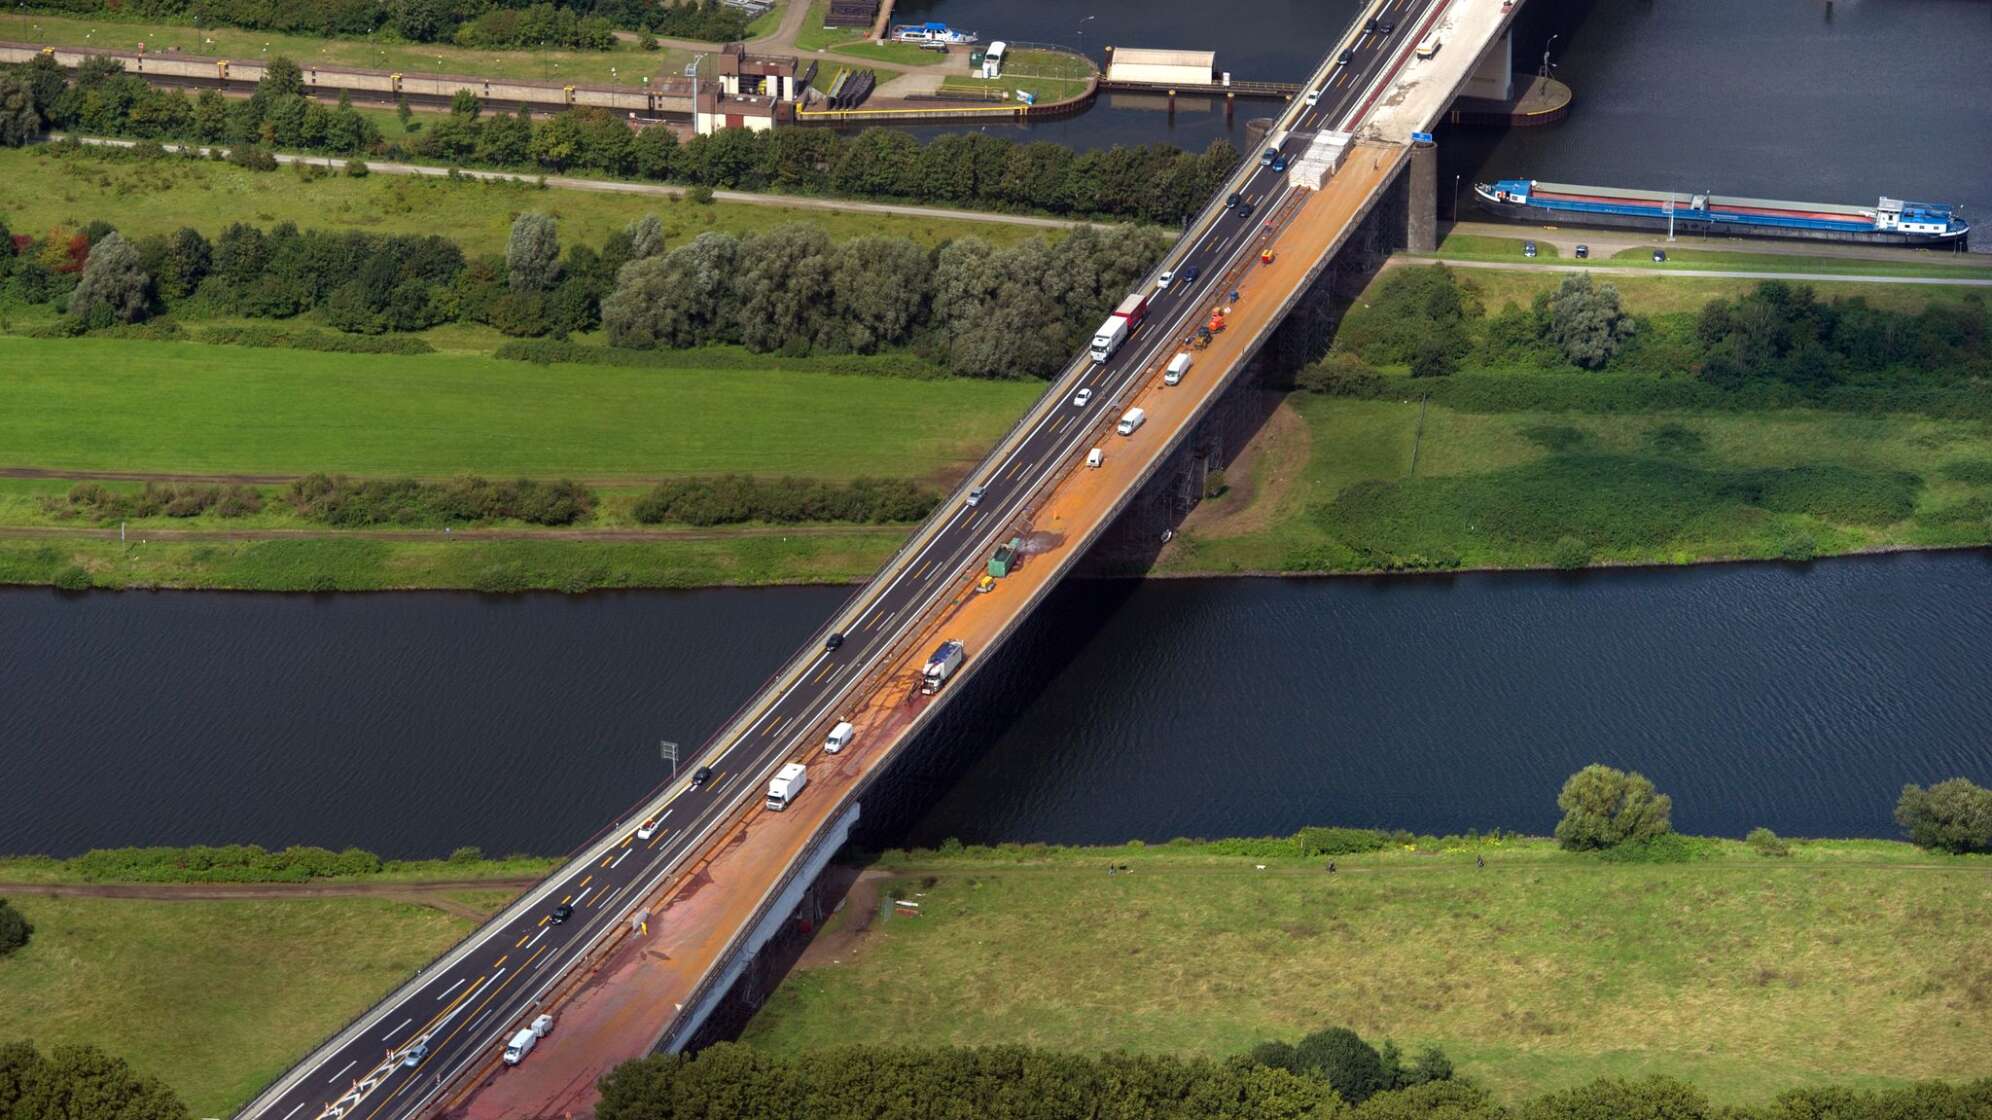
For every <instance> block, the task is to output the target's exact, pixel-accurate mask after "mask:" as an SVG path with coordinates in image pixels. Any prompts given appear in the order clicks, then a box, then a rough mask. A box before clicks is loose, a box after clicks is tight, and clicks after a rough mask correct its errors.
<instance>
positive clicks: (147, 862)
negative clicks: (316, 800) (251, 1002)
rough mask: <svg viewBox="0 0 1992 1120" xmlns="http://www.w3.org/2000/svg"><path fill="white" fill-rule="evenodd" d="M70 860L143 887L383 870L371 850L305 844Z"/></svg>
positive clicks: (130, 852)
mask: <svg viewBox="0 0 1992 1120" xmlns="http://www.w3.org/2000/svg"><path fill="white" fill-rule="evenodd" d="M67 862H68V866H69V869H70V870H71V871H73V872H75V873H76V874H78V875H80V876H82V877H83V878H85V879H92V880H117V881H123V882H141V883H300V882H304V881H305V880H307V879H323V878H330V877H333V876H340V875H376V874H379V872H380V870H381V861H380V857H379V856H376V855H374V854H373V853H372V852H367V851H362V850H360V849H359V848H347V849H346V850H345V851H343V852H334V851H330V850H328V849H326V848H316V847H309V846H305V845H292V846H291V847H288V848H283V849H281V850H278V851H274V852H273V851H270V850H269V849H267V848H265V847H263V846H262V845H260V844H224V845H220V846H217V847H210V846H208V845H206V844H197V845H194V846H193V847H188V848H166V847H157V848H97V849H93V850H91V851H88V852H85V853H83V854H82V855H80V856H77V857H75V858H74V859H71V860H69V861H67Z"/></svg>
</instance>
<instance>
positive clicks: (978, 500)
mask: <svg viewBox="0 0 1992 1120" xmlns="http://www.w3.org/2000/svg"><path fill="white" fill-rule="evenodd" d="M988 489H989V487H987V486H978V487H976V488H975V489H973V490H970V491H969V492H968V504H969V505H972V506H975V505H981V504H982V494H983V492H984V491H986V490H988Z"/></svg>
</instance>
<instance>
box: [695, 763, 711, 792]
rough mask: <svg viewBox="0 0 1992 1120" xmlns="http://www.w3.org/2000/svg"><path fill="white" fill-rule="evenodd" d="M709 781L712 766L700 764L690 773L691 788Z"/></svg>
mask: <svg viewBox="0 0 1992 1120" xmlns="http://www.w3.org/2000/svg"><path fill="white" fill-rule="evenodd" d="M710 781H712V767H710V766H701V767H699V768H698V769H697V770H696V771H694V772H693V774H692V788H693V789H701V788H703V787H704V786H705V784H706V783H707V782H710Z"/></svg>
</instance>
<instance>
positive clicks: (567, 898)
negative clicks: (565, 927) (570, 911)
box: [560, 894, 574, 906]
mask: <svg viewBox="0 0 1992 1120" xmlns="http://www.w3.org/2000/svg"><path fill="white" fill-rule="evenodd" d="M572 901H574V896H573V895H571V894H570V895H568V896H567V897H566V898H563V899H561V900H560V904H561V905H562V906H565V905H567V904H568V903H570V902H572Z"/></svg>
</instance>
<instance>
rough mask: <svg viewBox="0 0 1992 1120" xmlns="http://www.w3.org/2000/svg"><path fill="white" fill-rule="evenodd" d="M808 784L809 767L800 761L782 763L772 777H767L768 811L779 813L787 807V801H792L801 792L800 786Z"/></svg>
mask: <svg viewBox="0 0 1992 1120" xmlns="http://www.w3.org/2000/svg"><path fill="white" fill-rule="evenodd" d="M808 784H809V767H807V766H804V765H803V764H802V763H800V762H790V763H787V764H785V765H783V767H782V768H781V769H780V770H778V771H776V773H775V776H774V777H772V778H770V779H768V811H769V812H771V813H779V812H781V811H782V810H783V809H786V808H788V807H789V802H791V801H794V800H795V798H796V795H797V794H799V793H801V792H802V787H804V786H806V785H808Z"/></svg>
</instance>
